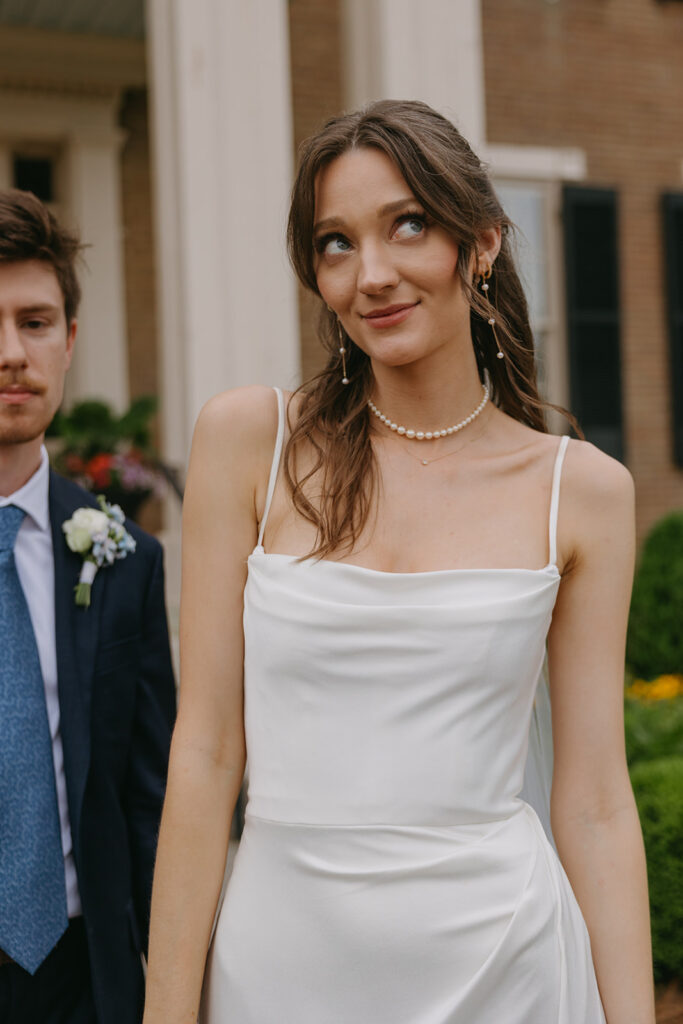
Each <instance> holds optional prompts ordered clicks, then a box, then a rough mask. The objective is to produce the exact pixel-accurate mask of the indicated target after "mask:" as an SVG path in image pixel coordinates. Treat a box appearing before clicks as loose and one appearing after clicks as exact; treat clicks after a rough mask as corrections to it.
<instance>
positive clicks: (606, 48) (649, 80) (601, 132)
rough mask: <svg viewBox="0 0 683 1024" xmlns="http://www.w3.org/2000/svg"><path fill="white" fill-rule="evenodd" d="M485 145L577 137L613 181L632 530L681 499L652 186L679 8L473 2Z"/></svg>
mask: <svg viewBox="0 0 683 1024" xmlns="http://www.w3.org/2000/svg"><path fill="white" fill-rule="evenodd" d="M482 7H483V35H484V60H485V77H486V103H487V134H488V138H489V140H490V141H491V142H507V143H516V144H523V143H525V144H533V145H550V146H579V147H581V148H582V149H583V150H584V151H585V153H586V155H587V160H588V181H587V184H594V185H606V186H610V187H613V188H616V189H617V190H618V197H619V230H620V239H619V241H620V277H621V305H622V337H621V346H622V373H623V395H624V418H625V442H626V450H627V461H628V465H629V468H630V469H631V471H632V472H633V474H634V477H635V480H636V488H637V500H638V526H639V532H640V534H641V536H642V534H643V533H644V532H645V530H646V529H647V528H648V527H649V526H650V525H651V524H652V522H653V521H654V520H655V519H657V518H658V517H659V516H661V515H662V514H664V513H665V512H667V511H668V510H670V509H671V508H676V507H678V508H681V507H683V472H681V471H680V470H678V469H677V468H676V467H675V466H674V464H673V462H672V456H671V429H670V416H671V410H670V400H669V390H670V389H669V359H668V338H667V333H666V332H667V328H666V321H665V292H664V287H665V282H664V251H663V235H662V224H661V212H660V202H661V193H662V192H663V191H682V192H683V176H682V171H683V164H682V161H683V142H682V141H681V140H683V104H681V96H682V95H683V58H682V56H681V55H682V54H683V5H681V4H677V3H658V2H656V0H556V2H549V0H483V3H482Z"/></svg>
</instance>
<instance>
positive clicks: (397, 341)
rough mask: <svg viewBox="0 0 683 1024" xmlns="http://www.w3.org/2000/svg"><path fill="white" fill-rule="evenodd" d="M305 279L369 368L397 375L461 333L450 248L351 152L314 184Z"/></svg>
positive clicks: (396, 180) (367, 153)
mask: <svg viewBox="0 0 683 1024" xmlns="http://www.w3.org/2000/svg"><path fill="white" fill-rule="evenodd" d="M314 245H315V252H316V254H315V270H316V278H317V282H318V288H319V290H320V294H321V296H322V298H323V299H324V301H325V302H326V303H327V304H328V306H330V307H331V308H332V309H333V310H334V312H335V313H336V314H337V316H338V317H339V319H340V320H341V322H342V324H343V326H344V328H345V330H346V332H347V334H348V335H349V337H350V338H351V339H352V340H353V341H354V342H355V344H356V345H358V346H359V348H361V349H362V350H363V351H364V352H365V353H366V354H367V355H368V356H370V358H371V359H372V360H373V361H377V362H379V363H385V364H386V365H390V366H402V365H406V364H408V363H411V362H414V361H416V360H418V359H421V358H424V357H425V356H428V355H430V354H431V353H433V352H435V351H436V350H438V349H439V348H442V347H443V346H447V345H449V344H452V343H453V341H454V339H455V338H456V337H458V336H459V335H461V333H462V331H463V330H464V331H466V332H467V338H468V339H469V304H468V302H467V299H466V297H465V295H464V294H463V289H462V285H461V282H460V277H459V275H458V273H457V270H456V264H457V260H458V246H457V243H456V242H455V241H454V240H453V238H452V237H451V236H450V235H449V234H448V233H447V232H446V231H445V230H444V228H442V227H441V226H439V225H438V224H436V223H434V221H433V220H431V219H430V218H429V217H428V216H426V215H425V211H424V208H423V207H422V204H421V203H420V202H418V200H417V199H416V198H415V196H414V195H413V194H412V192H411V191H410V189H409V187H408V185H407V184H406V182H405V180H404V179H403V176H402V175H401V173H400V171H399V170H398V168H397V167H396V165H395V164H394V162H393V161H392V160H391V159H390V158H389V157H388V156H386V155H385V154H384V153H382V152H381V151H380V150H377V149H352V150H349V151H348V152H346V153H344V154H343V155H342V156H340V157H337V158H336V159H335V160H334V161H332V163H330V164H328V166H327V167H326V168H325V169H324V170H322V171H321V172H320V174H319V176H318V179H317V182H316V204H315V226H314Z"/></svg>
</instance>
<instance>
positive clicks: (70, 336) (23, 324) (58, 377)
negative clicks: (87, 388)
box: [0, 260, 76, 447]
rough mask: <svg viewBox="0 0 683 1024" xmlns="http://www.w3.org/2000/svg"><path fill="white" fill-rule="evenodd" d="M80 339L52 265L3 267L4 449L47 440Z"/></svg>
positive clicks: (0, 404)
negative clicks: (67, 320)
mask: <svg viewBox="0 0 683 1024" xmlns="http://www.w3.org/2000/svg"><path fill="white" fill-rule="evenodd" d="M75 335H76V323H75V321H74V322H72V324H71V325H69V326H67V323H66V317H65V314H64V296H63V295H62V290H61V288H60V286H59V282H58V281H57V276H56V274H55V272H54V270H53V268H52V267H51V265H50V264H49V263H44V262H42V261H40V260H25V261H20V262H17V263H3V262H0V447H4V446H6V445H15V444H25V443H26V442H30V441H33V440H35V439H36V438H38V437H41V438H42V435H43V434H44V432H45V430H46V429H47V427H48V426H49V424H50V421H51V420H52V417H53V416H54V414H55V413H56V411H57V409H58V408H59V404H60V402H61V400H62V394H63V391H64V375H65V373H66V371H67V369H68V368H69V364H70V363H71V357H72V354H73V343H74V338H75Z"/></svg>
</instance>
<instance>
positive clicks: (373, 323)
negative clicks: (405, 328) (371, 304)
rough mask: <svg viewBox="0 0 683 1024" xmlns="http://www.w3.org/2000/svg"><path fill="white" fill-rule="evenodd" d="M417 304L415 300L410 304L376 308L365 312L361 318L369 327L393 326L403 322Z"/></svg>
mask: <svg viewBox="0 0 683 1024" xmlns="http://www.w3.org/2000/svg"><path fill="white" fill-rule="evenodd" d="M417 305H418V303H417V302H412V303H411V304H410V305H401V306H387V307H386V308H385V309H378V310H377V311H376V312H374V313H366V314H365V315H364V317H363V319H364V320H365V321H366V322H367V323H368V324H369V325H370V327H375V328H382V327H394V326H395V325H396V324H400V323H403V321H404V320H405V319H406V318H407V317H409V316H410V314H411V313H412V311H413V310H414V309H415V307H416V306H417Z"/></svg>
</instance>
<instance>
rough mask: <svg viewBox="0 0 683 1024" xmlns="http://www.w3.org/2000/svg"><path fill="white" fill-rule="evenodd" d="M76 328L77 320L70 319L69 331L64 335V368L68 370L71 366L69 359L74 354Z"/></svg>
mask: <svg viewBox="0 0 683 1024" xmlns="http://www.w3.org/2000/svg"><path fill="white" fill-rule="evenodd" d="M77 328H78V321H77V320H75V319H74V320H72V321H71V323H70V324H69V332H68V334H67V336H66V369H67V370H68V369H69V367H70V366H71V360H72V359H73V355H74V342H75V341H76V330H77Z"/></svg>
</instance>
